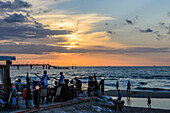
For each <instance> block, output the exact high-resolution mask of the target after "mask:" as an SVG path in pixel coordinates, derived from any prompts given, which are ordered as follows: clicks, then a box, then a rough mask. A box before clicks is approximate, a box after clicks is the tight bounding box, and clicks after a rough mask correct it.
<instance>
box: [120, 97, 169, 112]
mask: <svg viewBox="0 0 170 113" xmlns="http://www.w3.org/2000/svg"><path fill="white" fill-rule="evenodd" d="M122 100H124V101H125V106H131V107H144V108H148V107H150V106H148V105H147V103H148V102H147V98H133V97H123V98H122ZM151 100H152V103H151V106H152V108H158V109H170V107H169V106H170V99H162V98H151Z"/></svg>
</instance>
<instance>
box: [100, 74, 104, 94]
mask: <svg viewBox="0 0 170 113" xmlns="http://www.w3.org/2000/svg"><path fill="white" fill-rule="evenodd" d="M100 85H101V93H102V95H104V77H101V81H100Z"/></svg>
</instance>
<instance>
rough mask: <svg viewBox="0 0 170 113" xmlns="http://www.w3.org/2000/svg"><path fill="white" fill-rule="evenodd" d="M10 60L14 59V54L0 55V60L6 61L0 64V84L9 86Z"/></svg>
mask: <svg viewBox="0 0 170 113" xmlns="http://www.w3.org/2000/svg"><path fill="white" fill-rule="evenodd" d="M11 60H16V57H15V56H0V61H6V64H4V65H0V85H1V86H5V87H10V86H11V78H10V65H11V64H12V61H11Z"/></svg>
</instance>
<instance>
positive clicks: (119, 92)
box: [117, 89, 122, 100]
mask: <svg viewBox="0 0 170 113" xmlns="http://www.w3.org/2000/svg"><path fill="white" fill-rule="evenodd" d="M117 91H118V98H117V100H121V98H122V94H121V91H120V89H117Z"/></svg>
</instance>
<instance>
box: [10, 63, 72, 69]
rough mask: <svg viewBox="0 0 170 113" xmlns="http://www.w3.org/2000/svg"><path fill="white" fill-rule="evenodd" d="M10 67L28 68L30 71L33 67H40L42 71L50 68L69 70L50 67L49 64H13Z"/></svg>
mask: <svg viewBox="0 0 170 113" xmlns="http://www.w3.org/2000/svg"><path fill="white" fill-rule="evenodd" d="M11 66H17V69H19V67H20V66H30V69H32V68H33V66H42V67H43V69H50V68H51V67H52V68H54V69H69V67H59V66H52V65H50V64H13V65H11Z"/></svg>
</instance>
